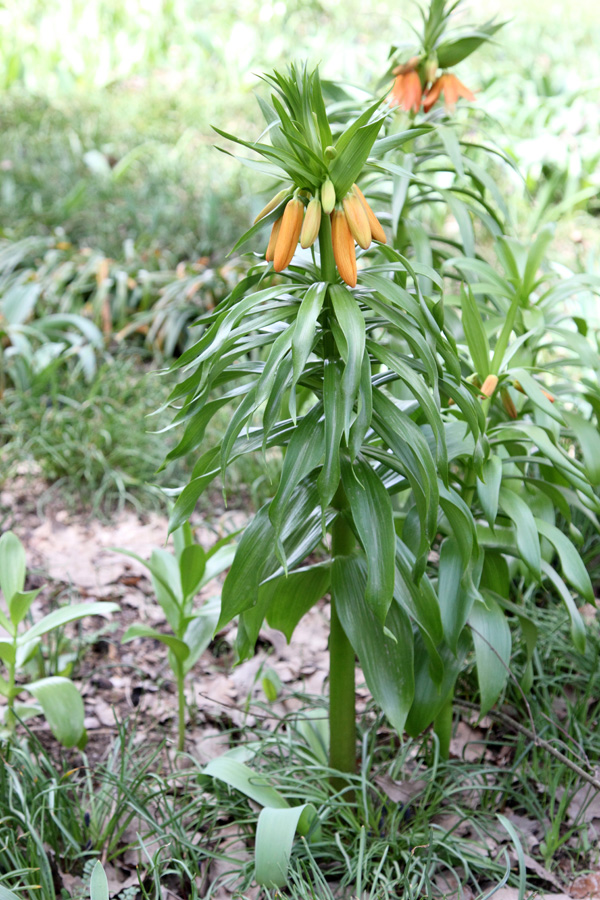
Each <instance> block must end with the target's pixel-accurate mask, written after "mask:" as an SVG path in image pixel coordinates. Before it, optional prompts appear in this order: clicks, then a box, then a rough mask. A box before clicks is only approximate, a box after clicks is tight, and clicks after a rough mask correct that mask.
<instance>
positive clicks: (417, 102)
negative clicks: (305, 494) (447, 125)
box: [391, 56, 475, 113]
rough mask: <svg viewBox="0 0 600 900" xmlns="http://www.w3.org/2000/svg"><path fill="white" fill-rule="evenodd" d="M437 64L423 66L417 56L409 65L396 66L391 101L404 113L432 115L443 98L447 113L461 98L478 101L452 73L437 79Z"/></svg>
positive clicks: (443, 74)
mask: <svg viewBox="0 0 600 900" xmlns="http://www.w3.org/2000/svg"><path fill="white" fill-rule="evenodd" d="M436 73H437V64H435V63H434V64H433V65H430V64H429V61H427V62H426V63H425V64H423V62H422V60H421V57H419V56H414V57H413V58H412V59H410V60H409V61H408V62H407V63H404V64H403V65H401V66H396V68H395V69H394V70H393V72H392V74H393V75H395V81H394V84H393V87H392V94H391V101H392V103H393V104H395V105H396V106H399V107H400V108H401V109H404V110H406V112H410V111H411V110H412V111H413V112H415V113H417V112H418V111H419V109H420V108H421V104H423V109H424V110H425V112H426V113H427V112H429V110H430V109H431V107H432V106H433V105H434V104H435V103H437V101H438V100H439V99H440V96H441V94H443V95H444V102H445V105H446V109H449V110H453V109H454V107H455V106H456V103H457V100H458V98H459V97H464V98H465V100H469V101H473V100H475V95H474V94H473V92H472V91H470V90H469V88H468V87H466V85H464V84H463V83H462V81H460V80H459V79H458V78H457V77H456V75H453V74H452V73H451V72H443V73H442V74H441V75H439V76H438V77H437V78H436Z"/></svg>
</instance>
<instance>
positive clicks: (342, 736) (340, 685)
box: [329, 491, 356, 790]
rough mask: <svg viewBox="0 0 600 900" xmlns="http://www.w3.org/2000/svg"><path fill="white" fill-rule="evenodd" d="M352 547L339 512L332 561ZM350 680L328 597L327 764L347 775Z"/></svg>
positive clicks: (352, 753) (350, 664)
mask: <svg viewBox="0 0 600 900" xmlns="http://www.w3.org/2000/svg"><path fill="white" fill-rule="evenodd" d="M339 493H340V492H339V491H338V494H339ZM336 499H338V498H337V497H336ZM334 502H335V501H334ZM340 505H341V504H340ZM354 545H355V538H354V534H353V532H352V529H351V528H350V526H349V525H348V523H347V522H346V520H345V519H344V516H343V514H342V513H340V514H339V515H338V516H337V518H336V520H335V522H334V523H333V527H332V531H331V554H332V556H333V558H334V559H335V558H336V557H337V556H347V555H348V554H349V553H351V552H352V550H353V548H354ZM354 677H355V659H354V649H353V647H352V644H351V643H350V641H349V640H348V638H347V636H346V632H345V631H344V629H343V628H342V624H341V622H340V620H339V618H338V614H337V610H336V606H335V600H334V598H333V597H332V600H331V628H330V632H329V765H330V766H331V768H332V769H337V770H338V771H339V772H348V773H349V774H354V772H356V711H355V683H354ZM331 783H332V785H333V787H334V788H335V789H336V790H342V789H343V788H344V787H346V786H347V781H346V780H345V779H344V778H341V777H337V778H332V779H331Z"/></svg>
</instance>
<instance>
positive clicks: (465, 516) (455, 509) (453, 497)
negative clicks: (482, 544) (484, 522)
mask: <svg viewBox="0 0 600 900" xmlns="http://www.w3.org/2000/svg"><path fill="white" fill-rule="evenodd" d="M439 493H440V506H441V507H442V510H443V512H444V515H445V516H446V519H447V520H448V522H449V524H450V529H451V533H452V534H453V535H454V537H455V538H456V543H457V546H458V549H459V551H460V555H461V559H462V564H463V569H466V568H467V566H468V565H469V563H470V561H471V559H472V558H473V553H474V548H475V552H476V550H477V529H476V526H475V521H474V519H473V515H472V513H471V510H470V509H469V507H468V506H467V504H466V503H465V501H464V500H463V499H462V497H461V496H460V494H458V493H457V491H455V490H454V488H447V487H446V486H445V485H443V484H442V483H441V482H440V484H439Z"/></svg>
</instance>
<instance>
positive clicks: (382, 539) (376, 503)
mask: <svg viewBox="0 0 600 900" xmlns="http://www.w3.org/2000/svg"><path fill="white" fill-rule="evenodd" d="M342 484H343V486H344V491H345V494H346V497H347V499H348V503H349V506H350V512H351V513H352V520H353V522H354V527H355V528H356V531H357V533H358V537H359V539H360V542H361V544H362V546H363V548H364V551H365V555H366V558H367V586H366V592H365V601H366V603H367V605H368V606H369V607H370V609H371V610H372V611H373V613H374V614H375V616H376V617H377V618H378V619H379V621H380V622H381V623H385V621H386V616H387V614H388V610H389V608H390V604H391V602H392V597H393V595H394V579H395V563H394V560H395V554H396V532H395V529H394V515H393V512H392V502H391V500H390V495H389V494H388V492H387V491H386V489H385V487H384V486H383V484H382V482H381V479H380V478H379V477H378V476H377V475H376V474H375V472H374V471H373V469H372V468H371V466H370V465H369V463H368V462H367V461H366V460H365V459H364V457H362V456H358V457H357V458H356V460H355V461H354V463H350V462H349V460H348V459H347V457H344V458H343V460H342Z"/></svg>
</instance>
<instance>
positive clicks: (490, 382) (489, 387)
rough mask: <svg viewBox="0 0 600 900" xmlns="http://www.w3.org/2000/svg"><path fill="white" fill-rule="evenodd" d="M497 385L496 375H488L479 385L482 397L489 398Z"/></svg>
mask: <svg viewBox="0 0 600 900" xmlns="http://www.w3.org/2000/svg"><path fill="white" fill-rule="evenodd" d="M497 385H498V376H497V375H488V376H487V378H486V379H485V381H484V382H483V384H482V385H481V393H482V394H483V396H484V397H491V396H492V394H493V393H494V391H495V390H496V387H497Z"/></svg>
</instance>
